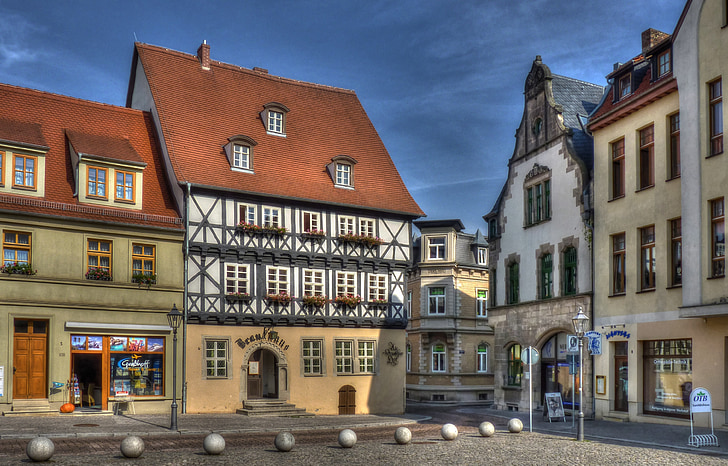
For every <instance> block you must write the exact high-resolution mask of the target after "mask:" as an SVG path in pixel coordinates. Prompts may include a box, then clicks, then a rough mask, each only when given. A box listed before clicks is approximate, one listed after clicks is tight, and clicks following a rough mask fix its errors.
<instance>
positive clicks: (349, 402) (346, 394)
mask: <svg viewBox="0 0 728 466" xmlns="http://www.w3.org/2000/svg"><path fill="white" fill-rule="evenodd" d="M339 414H356V389H355V388H354V387H352V386H351V385H344V386H343V387H341V388H340V389H339Z"/></svg>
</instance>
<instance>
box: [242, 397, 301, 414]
mask: <svg viewBox="0 0 728 466" xmlns="http://www.w3.org/2000/svg"><path fill="white" fill-rule="evenodd" d="M236 412H237V413H238V414H243V415H245V416H269V417H302V416H307V417H308V416H313V414H311V413H307V412H306V410H305V409H303V408H296V405H294V404H291V403H288V402H286V401H284V400H249V401H245V402H244V403H243V407H242V408H241V409H238V410H236Z"/></svg>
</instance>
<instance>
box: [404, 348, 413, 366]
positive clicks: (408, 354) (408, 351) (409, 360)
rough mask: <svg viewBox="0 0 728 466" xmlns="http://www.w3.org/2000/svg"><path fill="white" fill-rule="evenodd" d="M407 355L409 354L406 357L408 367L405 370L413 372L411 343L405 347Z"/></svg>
mask: <svg viewBox="0 0 728 466" xmlns="http://www.w3.org/2000/svg"><path fill="white" fill-rule="evenodd" d="M405 348H406V349H405V353H407V356H406V359H405V361H406V365H405V370H406V371H407V372H412V345H411V344H410V343H407V346H406V347H405Z"/></svg>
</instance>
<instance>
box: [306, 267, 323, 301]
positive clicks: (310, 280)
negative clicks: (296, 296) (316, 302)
mask: <svg viewBox="0 0 728 466" xmlns="http://www.w3.org/2000/svg"><path fill="white" fill-rule="evenodd" d="M303 295H304V296H320V295H324V271H323V270H313V269H303Z"/></svg>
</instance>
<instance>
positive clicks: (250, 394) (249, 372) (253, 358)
mask: <svg viewBox="0 0 728 466" xmlns="http://www.w3.org/2000/svg"><path fill="white" fill-rule="evenodd" d="M240 369H241V375H242V379H241V384H240V401H243V402H244V401H246V400H250V399H256V398H263V397H267V398H277V399H279V400H288V399H290V393H289V391H288V361H287V359H286V355H285V353H284V352H283V351H282V350H281V348H279V347H278V346H277V345H275V344H272V343H270V342H268V341H258V342H255V343H253V344H251V345H248V346H246V348H245V352H244V353H243V364H242V366H241V368H240Z"/></svg>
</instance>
